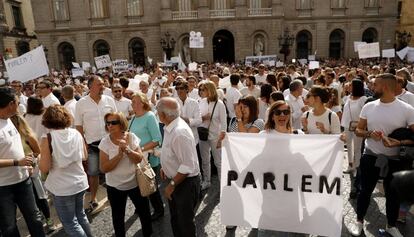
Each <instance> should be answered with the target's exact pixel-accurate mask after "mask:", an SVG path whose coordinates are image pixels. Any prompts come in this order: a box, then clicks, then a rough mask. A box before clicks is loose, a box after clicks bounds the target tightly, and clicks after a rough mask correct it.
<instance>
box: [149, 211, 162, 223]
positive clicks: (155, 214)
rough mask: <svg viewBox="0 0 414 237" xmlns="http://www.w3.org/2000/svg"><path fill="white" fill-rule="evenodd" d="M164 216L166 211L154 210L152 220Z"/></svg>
mask: <svg viewBox="0 0 414 237" xmlns="http://www.w3.org/2000/svg"><path fill="white" fill-rule="evenodd" d="M163 216H164V212H163V211H162V212H154V213H152V214H151V221H156V220H158V219H160V218H161V217H163Z"/></svg>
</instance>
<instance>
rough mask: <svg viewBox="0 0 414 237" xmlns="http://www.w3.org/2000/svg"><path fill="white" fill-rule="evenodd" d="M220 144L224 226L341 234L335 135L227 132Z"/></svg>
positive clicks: (339, 164)
mask: <svg viewBox="0 0 414 237" xmlns="http://www.w3.org/2000/svg"><path fill="white" fill-rule="evenodd" d="M252 144H254V146H252ZM223 145H224V147H223V151H222V156H223V157H222V159H221V161H222V165H221V182H220V183H221V184H220V185H221V197H220V212H221V221H222V224H224V225H231V226H245V227H251V228H261V229H268V230H278V231H285V232H296V233H307V234H313V235H320V236H341V228H342V209H343V198H342V196H341V193H342V188H341V185H342V183H341V179H342V160H343V142H341V141H340V140H339V136H337V135H302V136H301V135H289V134H286V135H284V134H281V135H279V134H248V133H228V134H226V138H225V140H224V142H223ZM275 151H277V152H276V153H275Z"/></svg>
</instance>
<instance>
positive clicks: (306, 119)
mask: <svg viewBox="0 0 414 237" xmlns="http://www.w3.org/2000/svg"><path fill="white" fill-rule="evenodd" d="M329 98H330V94H329V90H328V89H327V88H324V87H322V86H313V87H312V88H311V89H310V91H309V93H308V95H307V102H308V105H309V106H310V107H312V109H311V110H310V111H308V112H305V113H304V114H303V117H302V126H303V130H304V131H305V133H307V134H339V133H341V127H340V123H339V118H338V115H337V114H336V113H334V112H332V110H330V109H328V108H326V106H325V104H326V103H327V102H328V101H329Z"/></svg>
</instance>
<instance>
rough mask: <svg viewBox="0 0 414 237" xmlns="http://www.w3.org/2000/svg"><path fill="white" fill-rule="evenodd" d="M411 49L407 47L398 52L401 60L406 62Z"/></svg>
mask: <svg viewBox="0 0 414 237" xmlns="http://www.w3.org/2000/svg"><path fill="white" fill-rule="evenodd" d="M409 49H410V47H405V48H403V49H401V50H400V51H398V52H397V55H398V57H399V58H400V59H401V60H404V58H405V56H407V53H408V50H409Z"/></svg>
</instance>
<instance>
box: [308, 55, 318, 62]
mask: <svg viewBox="0 0 414 237" xmlns="http://www.w3.org/2000/svg"><path fill="white" fill-rule="evenodd" d="M308 60H309V61H315V60H316V55H309V56H308Z"/></svg>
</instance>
